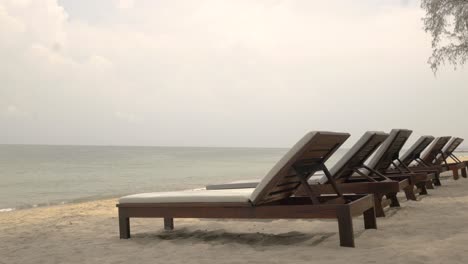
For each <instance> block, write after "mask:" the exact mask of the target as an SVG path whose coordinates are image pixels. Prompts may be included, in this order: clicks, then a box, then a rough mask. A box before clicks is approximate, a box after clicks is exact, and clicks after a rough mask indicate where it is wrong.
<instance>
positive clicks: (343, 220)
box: [337, 207, 354, 247]
mask: <svg viewBox="0 0 468 264" xmlns="http://www.w3.org/2000/svg"><path fill="white" fill-rule="evenodd" d="M337 213H338V230H339V233H340V246H342V247H354V231H353V217H352V216H351V211H350V208H349V207H342V208H340V209H338V212H337Z"/></svg>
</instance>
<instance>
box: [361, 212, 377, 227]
mask: <svg viewBox="0 0 468 264" xmlns="http://www.w3.org/2000/svg"><path fill="white" fill-rule="evenodd" d="M363 215H364V228H365V229H377V218H375V217H376V216H375V210H374V208H370V209H368V210H367V211H364V214H363Z"/></svg>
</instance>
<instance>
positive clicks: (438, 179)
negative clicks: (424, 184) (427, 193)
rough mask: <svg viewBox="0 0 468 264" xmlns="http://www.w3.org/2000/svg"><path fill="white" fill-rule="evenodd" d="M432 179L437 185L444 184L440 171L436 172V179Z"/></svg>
mask: <svg viewBox="0 0 468 264" xmlns="http://www.w3.org/2000/svg"><path fill="white" fill-rule="evenodd" d="M432 181H433V182H434V185H435V186H442V183H441V182H440V172H436V174H435V176H434V180H432Z"/></svg>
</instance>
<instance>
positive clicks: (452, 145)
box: [435, 137, 464, 165]
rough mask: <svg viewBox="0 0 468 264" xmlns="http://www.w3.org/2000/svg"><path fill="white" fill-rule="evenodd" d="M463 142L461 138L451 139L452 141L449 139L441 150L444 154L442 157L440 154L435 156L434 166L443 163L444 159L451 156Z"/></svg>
mask: <svg viewBox="0 0 468 264" xmlns="http://www.w3.org/2000/svg"><path fill="white" fill-rule="evenodd" d="M463 140H464V139H463V138H459V137H453V138H452V139H450V141H449V142H448V143H447V144H446V145H445V147H444V148H443V149H442V153H444V155H443V156H442V154H439V155H437V160H436V162H435V164H437V165H440V164H442V162H444V157H445V158H447V157H449V156H450V155H452V153H453V151H454V150H455V149H457V148H458V146H460V144H461V143H462V142H463Z"/></svg>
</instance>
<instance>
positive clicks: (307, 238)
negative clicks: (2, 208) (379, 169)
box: [0, 178, 468, 264]
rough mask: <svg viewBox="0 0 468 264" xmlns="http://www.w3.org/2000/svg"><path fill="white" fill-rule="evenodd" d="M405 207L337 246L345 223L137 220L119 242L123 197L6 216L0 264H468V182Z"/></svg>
mask: <svg viewBox="0 0 468 264" xmlns="http://www.w3.org/2000/svg"><path fill="white" fill-rule="evenodd" d="M442 183H443V186H442V187H440V188H437V189H436V190H429V191H430V195H429V196H426V197H424V198H422V199H421V200H420V201H406V200H405V199H404V198H402V199H400V200H401V201H402V207H401V208H397V209H389V210H388V211H387V213H388V216H387V217H386V218H379V219H378V226H379V229H378V230H364V228H363V221H362V217H358V218H355V219H354V228H355V235H356V248H342V247H339V246H338V228H337V223H336V221H321V220H311V221H306V220H273V221H239V220H237V221H236V220H222V221H216V220H203V219H202V220H198V219H176V220H175V225H176V230H175V231H173V232H165V231H163V229H162V220H161V219H135V220H132V233H133V237H132V239H129V240H120V239H119V238H118V221H117V210H116V208H115V203H116V200H105V201H96V202H87V203H81V204H70V205H61V206H54V207H48V208H34V209H28V210H20V211H14V212H7V213H0V263H5V264H6V263H8V264H10V263H265V262H268V263H468V250H467V245H468V179H464V178H462V179H460V180H458V181H454V180H452V179H446V180H444V181H443V182H442Z"/></svg>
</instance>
